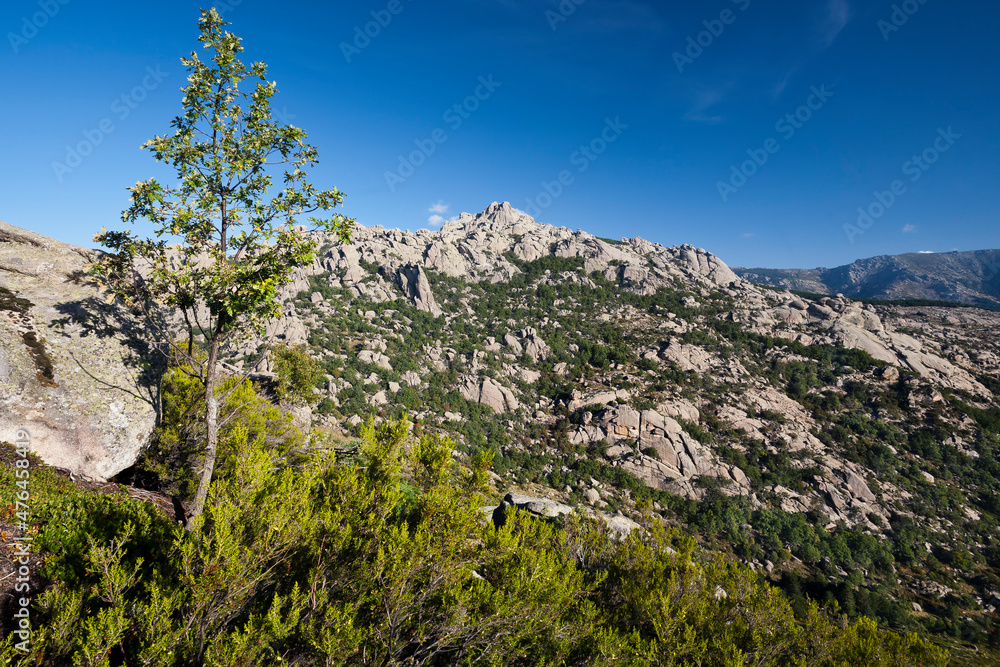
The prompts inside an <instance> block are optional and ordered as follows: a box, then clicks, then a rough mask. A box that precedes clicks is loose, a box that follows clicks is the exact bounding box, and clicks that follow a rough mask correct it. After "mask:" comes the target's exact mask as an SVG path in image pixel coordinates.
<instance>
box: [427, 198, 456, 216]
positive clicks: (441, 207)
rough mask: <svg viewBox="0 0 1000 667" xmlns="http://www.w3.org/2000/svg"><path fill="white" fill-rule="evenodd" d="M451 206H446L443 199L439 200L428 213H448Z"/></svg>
mask: <svg viewBox="0 0 1000 667" xmlns="http://www.w3.org/2000/svg"><path fill="white" fill-rule="evenodd" d="M450 207H451V204H445V203H444V200H443V199H438V202H437V203H436V204H431V207H430V208H429V209H427V212H428V213H447V212H448V209H449V208H450Z"/></svg>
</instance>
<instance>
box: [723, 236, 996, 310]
mask: <svg viewBox="0 0 1000 667" xmlns="http://www.w3.org/2000/svg"><path fill="white" fill-rule="evenodd" d="M733 271H735V272H736V273H737V274H738V275H739V276H740V277H742V278H745V279H747V280H749V281H751V282H754V283H759V284H762V285H771V286H773V287H783V288H787V289H792V290H799V291H803V292H815V293H819V294H843V295H844V296H848V297H853V298H861V299H887V300H895V299H928V300H936V301H956V302H959V303H967V304H972V305H977V306H983V307H986V308H992V309H1000V250H972V251H968V252H947V253H909V254H906V255H880V256H878V257H871V258H869V259H859V260H857V261H856V262H853V263H851V264H847V265H846V266H838V267H836V268H833V269H827V268H818V269H762V268H743V267H733Z"/></svg>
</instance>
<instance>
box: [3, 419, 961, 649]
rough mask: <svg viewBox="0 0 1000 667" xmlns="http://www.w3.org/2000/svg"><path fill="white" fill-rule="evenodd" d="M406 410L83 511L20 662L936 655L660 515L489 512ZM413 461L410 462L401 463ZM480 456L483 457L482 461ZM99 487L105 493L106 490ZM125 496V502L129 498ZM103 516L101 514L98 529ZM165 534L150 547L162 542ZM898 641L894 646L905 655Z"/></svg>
mask: <svg viewBox="0 0 1000 667" xmlns="http://www.w3.org/2000/svg"><path fill="white" fill-rule="evenodd" d="M409 431H410V425H409V423H408V422H407V421H406V420H402V421H398V422H390V423H385V424H383V425H381V426H375V425H374V424H373V423H372V422H368V424H366V425H365V426H364V427H363V428H362V429H361V439H360V445H359V449H358V452H357V455H356V456H353V457H351V458H350V459H346V460H344V461H336V460H335V459H333V458H331V455H329V454H316V455H314V456H312V457H311V458H309V459H308V460H306V461H304V462H302V465H298V466H295V467H281V466H280V465H278V463H279V461H278V459H276V458H275V456H274V454H273V452H272V451H271V450H270V448H269V447H268V446H267V444H266V443H265V441H264V438H263V437H262V436H261V435H260V434H258V435H257V436H255V437H251V436H250V433H249V431H248V430H247V429H245V428H242V427H238V428H236V429H234V433H233V434H232V437H231V444H232V447H233V450H234V453H235V455H236V457H238V459H239V460H240V461H242V465H240V466H239V467H237V468H236V469H234V470H233V471H232V473H231V474H229V475H225V476H221V477H220V478H218V479H217V480H216V481H215V482H214V483H213V485H212V487H211V492H210V495H209V499H208V502H207V504H206V508H205V512H204V513H203V514H202V515H201V516H200V517H199V518H198V519H196V520H195V521H194V522H193V524H192V529H191V531H183V530H180V529H178V528H177V527H175V526H173V524H171V523H170V522H169V521H167V520H166V519H165V518H164V517H162V516H161V515H159V514H157V513H155V512H153V513H150V514H149V515H148V517H147V518H146V519H144V521H145V523H143V524H142V525H140V524H139V523H137V522H136V520H135V518H136V517H137V516H143V514H142V512H141V511H138V510H137V509H131V510H129V511H127V512H110V513H104V514H102V515H100V517H99V519H95V520H94V521H91V520H89V519H86V518H85V517H83V516H82V515H72V516H70V515H67V516H66V517H65V518H64V520H65V521H67V522H69V524H68V525H67V526H66V527H67V528H68V530H69V531H70V532H72V533H74V534H75V535H76V536H77V539H76V540H75V541H74V544H76V543H79V541H80V540H79V537H80V536H83V535H87V534H90V539H89V540H87V544H88V547H87V548H86V550H85V552H84V553H83V554H82V555H81V554H80V553H79V552H74V553H73V554H72V555H71V554H69V553H68V552H66V553H62V554H59V555H55V556H54V561H55V562H56V563H57V564H62V565H68V564H69V562H70V559H72V560H73V561H75V562H77V563H81V562H82V563H83V564H84V565H83V567H82V568H77V570H76V572H75V574H73V576H70V577H66V578H64V579H61V580H59V581H57V582H56V583H55V584H54V585H53V586H52V587H51V588H49V589H48V590H47V591H46V592H45V593H44V594H42V595H41V597H40V598H39V599H38V600H37V601H36V603H35V606H34V609H33V612H32V619H33V621H34V622H35V624H36V625H35V634H34V636H33V638H32V642H31V652H30V653H29V654H28V655H26V656H23V657H22V656H20V655H18V654H16V653H15V652H14V651H13V650H12V648H11V645H10V643H9V642H8V643H7V644H6V645H5V646H3V647H2V649H0V650H2V651H3V652H4V653H3V657H5V658H6V659H7V660H8V661H9V662H11V663H13V664H71V663H72V664H88V665H91V664H92V665H98V664H110V662H111V661H112V660H113V661H114V664H120V665H164V666H166V665H170V666H173V665H178V666H179V665H221V664H225V665H236V664H239V665H275V664H285V663H288V664H303V665H324V664H326V665H373V666H374V665H415V664H425V665H471V664H491V665H512V666H518V665H540V664H547V665H578V664H594V665H607V666H609V667H610V666H612V665H621V664H630V665H719V666H720V667H721V666H723V665H737V664H739V665H743V664H759V665H775V666H777V665H786V664H806V660H808V661H809V662H808V664H816V665H831V666H832V665H849V664H876V665H878V664H913V663H920V664H926V665H929V666H933V665H943V664H944V662H945V656H944V654H943V653H942V652H941V651H940V650H938V649H935V648H934V647H933V646H931V645H929V644H928V643H927V642H926V641H923V640H920V639H919V638H917V637H915V636H912V635H906V636H900V635H896V634H893V633H890V632H886V631H884V630H881V629H879V628H878V627H877V626H876V625H875V624H874V623H873V622H871V621H866V620H862V621H860V622H858V623H855V624H853V625H848V626H846V627H845V626H843V625H842V624H841V623H840V622H838V621H836V619H834V618H831V617H829V616H827V615H826V614H824V613H822V612H820V611H819V610H818V608H816V607H815V606H810V607H807V608H806V610H805V613H804V614H803V615H802V616H800V618H798V619H797V618H796V617H795V614H794V612H793V609H792V606H791V604H790V603H789V602H788V601H787V600H786V599H785V598H784V597H783V596H782V595H781V594H780V593H779V592H778V591H777V590H776V589H774V588H772V587H771V586H769V585H767V584H766V583H765V582H763V581H762V580H761V579H760V578H759V577H758V575H756V574H755V573H754V572H752V571H751V570H749V569H747V568H745V567H742V566H739V565H736V564H734V563H732V562H730V561H727V560H725V559H722V558H720V557H706V555H705V554H704V553H703V552H700V551H699V550H697V549H696V548H695V547H694V542H693V540H690V539H688V538H685V537H682V536H681V535H680V534H679V533H677V532H676V530H675V529H667V528H665V527H663V525H662V524H660V523H658V522H653V523H651V524H649V527H648V529H646V530H637V531H633V532H632V533H631V535H630V536H629V537H627V538H625V539H624V540H623V541H616V540H615V539H613V538H611V537H610V536H609V535H608V533H607V529H606V528H605V527H604V526H603V524H601V523H599V522H594V521H593V520H589V519H586V518H584V517H581V516H571V517H569V518H568V519H567V521H566V522H565V525H564V526H563V527H561V528H557V527H555V526H553V525H551V524H548V523H546V522H540V521H537V520H534V519H532V518H530V517H529V516H528V515H527V514H525V513H519V512H515V513H512V514H511V515H509V517H508V520H507V521H505V522H504V525H503V526H502V527H501V528H495V527H494V526H493V525H492V523H487V524H484V523H483V522H482V521H481V520H480V518H479V516H480V515H479V511H478V509H477V508H478V507H479V506H480V505H482V504H483V502H484V498H483V497H482V496H481V495H480V493H479V491H478V490H477V489H479V488H481V485H480V483H481V482H482V480H483V477H482V472H483V471H484V469H485V468H484V466H485V465H486V464H487V463H488V460H487V459H486V458H485V457H479V459H478V461H477V462H476V463H475V465H474V468H475V469H476V470H465V469H463V468H461V467H460V466H458V465H457V464H456V463H455V462H454V458H453V457H452V455H451V449H450V447H451V444H450V443H449V442H448V441H445V440H440V439H437V438H429V437H421V438H417V439H414V438H413V437H411V436H409V435H408V433H409ZM404 468H406V469H410V470H412V471H413V482H412V484H411V483H408V482H406V481H404V478H403V476H402V475H403V472H402V471H403V470H404ZM477 470H478V472H477ZM100 502H102V501H98V503H97V505H95V507H97V506H99V505H100ZM135 503H136V501H124V503H122V504H135ZM95 521H99V522H100V523H101V529H100V530H97V531H95V532H93V533H92V534H91V531H94V528H95ZM154 537H155V538H156V539H157V540H158V546H153V545H151V544H150V543H149V542H150V541H151V540H152V539H153V538H154ZM893 661H895V662H893Z"/></svg>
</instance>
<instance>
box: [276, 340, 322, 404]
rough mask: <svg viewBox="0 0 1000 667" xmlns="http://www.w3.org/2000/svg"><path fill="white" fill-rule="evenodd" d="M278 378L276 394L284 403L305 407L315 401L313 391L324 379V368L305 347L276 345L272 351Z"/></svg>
mask: <svg viewBox="0 0 1000 667" xmlns="http://www.w3.org/2000/svg"><path fill="white" fill-rule="evenodd" d="M271 354H272V358H273V360H274V372H275V374H277V376H278V382H277V384H276V385H275V388H274V390H275V393H276V394H277V395H278V398H279V399H280V400H282V401H287V402H289V403H292V404H295V405H305V404H307V403H310V402H312V401H313V389H315V388H316V383H318V382H319V381H320V378H322V377H323V367H322V366H320V365H319V363H317V361H316V360H315V359H313V358H312V357H311V356H310V355H309V352H308V350H307V349H306V348H305V347H304V346H301V345H299V346H296V347H289V346H288V345H276V346H274V349H273V350H272V351H271Z"/></svg>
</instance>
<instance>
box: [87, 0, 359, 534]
mask: <svg viewBox="0 0 1000 667" xmlns="http://www.w3.org/2000/svg"><path fill="white" fill-rule="evenodd" d="M227 25H229V24H228V23H226V22H224V21H223V20H222V18H221V17H220V16H219V14H218V12H216V11H215V9H211V10H207V11H202V15H201V18H200V19H199V26H200V36H199V38H198V41H199V42H201V44H202V47H203V49H204V50H206V51H210V52H211V58H210V60H209V61H207V62H206V61H203V60H202V59H201V58H199V56H198V54H197V53H196V52H192V53H191V56H190V57H189V58H182V59H181V61H182V62H183V63H184V65H185V66H186V67H187V69H188V72H189V75H188V85H187V86H185V87H184V88H183V89H182V91H183V93H184V97H183V100H182V104H183V112H182V113H181V115H179V116H177V117H176V118H175V119H174V120H173V121H172V122H171V127H172V128H173V132H172V133H171V134H168V135H165V136H159V135H157V136H156V137H155V138H153V139H151V140H149V141H147V142H146V143H145V144H144V145H143V148H145V149H148V150H149V151H150V152H151V153H152V154H153V155H154V156H155V157H156V159H157V160H158V161H160V162H165V163H168V164H170V165H171V166H172V167H173V168H174V169H175V170H176V172H177V185H176V186H173V187H171V186H168V185H164V184H162V183H160V182H159V181H157V180H156V179H155V178H153V179H149V180H146V181H139V182H138V183H136V184H135V186H133V187H131V188H129V191H130V192H131V206H130V207H129V208H128V209H127V210H125V211H124V212H123V213H122V220H123V222H125V223H127V224H128V225H133V224H135V223H138V222H146V223H151V224H152V225H153V228H154V230H155V238H141V236H139V235H137V234H135V233H133V231H132V230H131V229H128V230H125V231H107V230H102V232H101V233H100V234H98V235H96V237H95V238H96V240H97V241H99V242H100V243H102V244H103V245H104V246H105V247H107V248H109V249H110V250H111V251H112V253H113V254H111V255H109V256H107V257H105V258H104V260H103V261H101V262H99V263H98V265H97V267H96V273H97V274H98V276H99V277H100V278H101V279H102V280H103V282H104V283H105V284H106V285H107V286H108V287H109V288H110V290H111V293H112V295H114V296H116V297H119V298H122V299H123V300H125V302H126V303H129V304H130V305H133V306H137V307H140V308H142V309H143V310H144V311H145V312H146V314H147V315H148V316H149V319H150V320H151V321H153V322H157V323H158V326H159V327H160V331H161V334H162V341H163V342H164V343H169V344H170V345H171V346H172V347H173V348H174V352H175V353H176V354H178V355H180V356H181V357H182V358H184V359H185V361H186V363H188V364H189V365H190V366H191V368H193V369H195V371H196V373H197V375H198V376H199V377H200V378H201V380H202V381H203V382H204V384H205V396H206V414H205V420H206V427H207V428H206V454H205V465H204V469H203V472H202V479H201V484H200V486H199V489H198V493H197V495H196V497H195V505H194V508H193V510H192V512H193V514H195V515H197V514H198V513H200V512H201V509H202V507H203V506H204V502H205V496H206V494H207V492H208V484H209V482H210V481H211V477H212V468H213V466H214V461H215V450H216V446H217V442H218V424H217V423H216V422H217V419H218V400H219V399H218V397H217V396H216V392H215V385H216V384H217V381H218V377H219V376H218V373H219V355H220V350H221V349H222V348H223V347H224V346H225V345H227V344H228V343H231V342H233V341H234V340H240V339H243V338H244V337H246V336H249V335H255V334H256V335H259V334H261V333H262V332H263V329H264V324H265V323H266V322H267V321H268V320H269V319H271V318H274V317H276V316H277V315H279V314H280V306H281V301H280V298H279V294H280V288H281V286H282V285H283V284H285V283H286V282H287V281H288V280H289V278H290V277H291V274H292V272H293V271H294V270H295V269H296V268H299V267H302V266H305V265H308V264H309V263H311V262H312V261H313V260H314V259H315V253H316V248H317V244H316V241H315V240H314V239H312V238H310V237H309V236H307V235H305V234H302V233H300V232H299V231H296V224H297V222H298V221H299V219H300V218H301V217H302V216H307V215H309V214H311V213H314V212H316V211H329V210H331V209H333V208H335V207H337V206H339V205H340V204H342V203H343V194H342V193H341V192H340V191H339V190H337V189H336V188H334V189H330V190H319V189H317V188H315V187H314V186H313V185H312V184H310V183H309V182H308V180H307V178H306V176H307V174H306V171H305V170H306V169H307V168H310V167H312V166H314V165H315V164H316V163H317V161H318V153H317V150H316V148H315V147H313V146H311V145H309V144H307V143H306V142H305V139H306V133H305V132H304V131H303V130H301V129H300V128H297V127H294V126H292V125H282V124H280V123H278V122H277V121H275V119H273V118H272V116H271V107H270V105H271V98H272V97H273V96H274V94H275V93H276V92H277V84H276V83H274V82H269V81H268V80H267V78H266V74H267V68H266V65H265V64H264V63H263V62H254V63H252V64H251V65H249V66H248V65H245V64H243V63H242V62H241V61H240V60H239V54H240V53H241V52H242V51H243V46H242V44H241V41H240V38H239V37H237V36H235V35H233V34H232V33H230V32H228V31H226V30H224V28H225V26H227ZM276 177H277V178H278V179H279V181H278V183H275V178H276ZM278 188H280V189H278ZM309 220H311V221H312V223H313V224H314V225H315V227H317V228H319V229H321V230H324V231H327V232H331V233H334V234H336V235H337V236H338V237H339V238H340V240H341V241H344V242H346V241H348V240H349V238H350V232H351V229H352V226H353V220H350V219H349V218H346V217H344V216H343V215H340V214H333V215H331V216H330V217H328V218H325V219H320V218H316V217H310V218H309ZM178 238H179V239H180V240H181V241H182V243H181V244H180V245H179V246H174V245H169V244H168V240H173V239H178ZM171 313H179V314H180V318H181V319H182V321H183V326H184V327H185V329H186V344H182V345H177V344H176V343H174V342H173V341H174V338H173V336H172V335H171V332H170V331H169V326H168V325H167V324H164V322H167V321H169V320H170V314H171ZM198 338H200V339H202V340H203V341H204V344H205V347H206V348H207V356H206V357H205V358H200V357H198V356H196V355H194V354H193V345H194V343H195V341H196V339H198Z"/></svg>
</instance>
